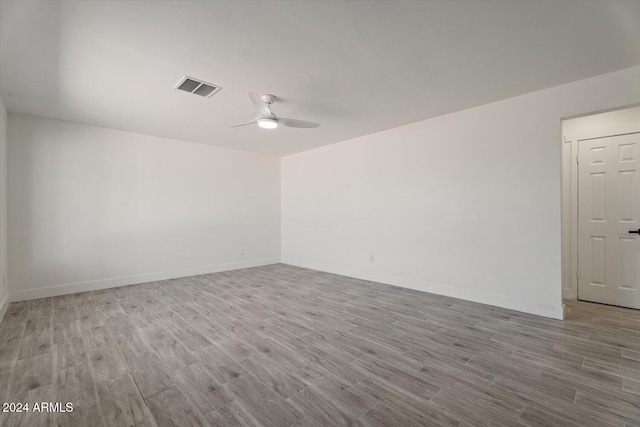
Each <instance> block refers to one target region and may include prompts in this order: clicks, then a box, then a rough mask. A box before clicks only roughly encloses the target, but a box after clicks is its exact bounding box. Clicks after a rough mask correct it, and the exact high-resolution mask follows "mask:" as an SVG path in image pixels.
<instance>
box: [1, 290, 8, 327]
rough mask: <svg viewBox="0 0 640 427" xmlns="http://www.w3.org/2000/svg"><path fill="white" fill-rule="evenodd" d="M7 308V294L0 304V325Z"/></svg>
mask: <svg viewBox="0 0 640 427" xmlns="http://www.w3.org/2000/svg"><path fill="white" fill-rule="evenodd" d="M7 308H9V294H7V295H6V296H5V297H4V300H2V302H1V303H0V323H2V319H4V315H5V313H6V312H7Z"/></svg>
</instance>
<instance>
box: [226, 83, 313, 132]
mask: <svg viewBox="0 0 640 427" xmlns="http://www.w3.org/2000/svg"><path fill="white" fill-rule="evenodd" d="M249 98H250V99H251V102H252V103H253V105H254V106H255V107H256V108H257V109H258V115H257V116H256V118H255V119H253V120H251V121H250V122H247V123H239V124H237V125H232V126H230V127H232V128H235V127H238V126H246V125H251V124H254V123H258V126H260V127H261V128H264V129H275V128H277V127H278V125H282V126H287V127H290V128H317V127H318V126H320V124H319V123H313V122H306V121H304V120H296V119H287V118H284V117H278V116H276V115H275V114H273V113H272V112H271V104H273V103H274V101H275V100H276V97H275V96H273V95H262V96H260V95H258V94H257V93H254V92H249Z"/></svg>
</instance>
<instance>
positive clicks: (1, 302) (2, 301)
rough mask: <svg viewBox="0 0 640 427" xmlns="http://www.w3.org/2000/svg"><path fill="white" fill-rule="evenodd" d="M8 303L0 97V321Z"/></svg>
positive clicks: (3, 122)
mask: <svg viewBox="0 0 640 427" xmlns="http://www.w3.org/2000/svg"><path fill="white" fill-rule="evenodd" d="M8 305H9V283H8V281H7V109H6V108H5V106H4V102H2V98H0V321H2V317H3V316H4V313H5V312H6V310H7V307H8Z"/></svg>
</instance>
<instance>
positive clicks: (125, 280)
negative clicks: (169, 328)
mask: <svg viewBox="0 0 640 427" xmlns="http://www.w3.org/2000/svg"><path fill="white" fill-rule="evenodd" d="M279 262H280V258H262V259H256V260H250V261H241V262H232V263H227V264H216V265H208V266H204V267H196V268H188V269H182V270H171V271H162V272H159V273H148V274H137V275H134V276H125V277H116V278H112V279H101V280H93V281H89V282H80V283H68V284H63V285H55V286H46V287H41V288H35V289H24V290H18V291H12V292H10V294H9V298H8V299H7V300H11V302H16V301H24V300H30V299H37V298H46V297H54V296H58V295H67V294H75V293H77V292H86V291H95V290H98V289H106V288H116V287H118V286H127V285H135V284H138V283H147V282H155V281H158V280H167V279H177V278H180V277H189V276H197V275H199V274H208V273H217V272H220V271H229V270H238V269H241V268H250V267H260V266H263V265H269V264H277V263H279ZM3 314H4V313H3Z"/></svg>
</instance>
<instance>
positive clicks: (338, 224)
mask: <svg viewBox="0 0 640 427" xmlns="http://www.w3.org/2000/svg"><path fill="white" fill-rule="evenodd" d="M639 82H640V67H634V68H630V69H627V70H623V71H619V72H616V73H611V74H607V75H604V76H600V77H596V78H591V79H588V80H583V81H579V82H574V83H571V84H567V85H563V86H559V87H556V88H552V89H547V90H543V91H540V92H535V93H532V94H528V95H524V96H520V97H516V98H511V99H508V100H504V101H500V102H496V103H493V104H488V105H484V106H481V107H477V108H472V109H469V110H465V111H461V112H457V113H453V114H448V115H445V116H441V117H437V118H434V119H431V120H425V121H422V122H418V123H414V124H411V125H407V126H403V127H399V128H395V129H391V130H387V131H384V132H380V133H377V134H373V135H368V136H364V137H360V138H356V139H353V140H350V141H346V142H342V143H339V144H335V145H330V146H326V147H322V148H318V149H315V150H312V151H307V152H303V153H299V154H295V155H291V156H288V157H285V158H283V161H282V261H283V262H285V263H289V264H293V265H299V266H304V267H309V268H316V269H319V270H324V271H330V272H334V273H339V274H346V275H350V276H355V277H360V278H365V279H370V280H377V281H382V282H386V283H390V284H395V285H399V286H405V287H410V288H415V289H420V290H424V291H430V292H435V293H439V294H444V295H449V296H454V297H459V298H464V299H468V300H473V301H478V302H482V303H488V304H494V305H498V306H502V307H507V308H512V309H516V310H520V311H525V312H529V313H535V314H540V315H544V316H550V317H556V318H560V317H561V316H562V305H561V255H560V236H561V220H560V218H561V144H560V141H561V118H563V117H570V116H575V115H578V114H584V113H587V112H591V111H599V110H600V111H601V110H605V109H610V108H614V107H619V106H623V105H631V104H634V103H638V102H640V84H639ZM383 102H384V101H383ZM371 255H374V262H371V261H370V256H371Z"/></svg>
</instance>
